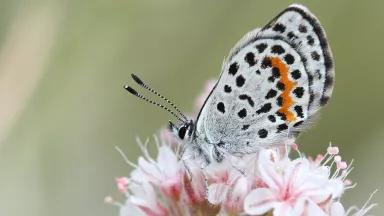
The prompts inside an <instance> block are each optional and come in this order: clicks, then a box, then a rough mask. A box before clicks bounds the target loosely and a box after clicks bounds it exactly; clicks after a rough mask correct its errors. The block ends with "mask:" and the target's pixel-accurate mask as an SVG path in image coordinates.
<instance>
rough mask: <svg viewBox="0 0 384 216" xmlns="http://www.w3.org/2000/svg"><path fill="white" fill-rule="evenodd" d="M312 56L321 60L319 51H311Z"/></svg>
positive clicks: (316, 59)
mask: <svg viewBox="0 0 384 216" xmlns="http://www.w3.org/2000/svg"><path fill="white" fill-rule="evenodd" d="M311 57H312V59H313V60H315V61H319V60H320V55H319V53H317V52H316V51H313V52H312V53H311Z"/></svg>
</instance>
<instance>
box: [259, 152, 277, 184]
mask: <svg viewBox="0 0 384 216" xmlns="http://www.w3.org/2000/svg"><path fill="white" fill-rule="evenodd" d="M273 153H274V151H272V150H262V151H261V152H260V155H259V160H258V168H259V172H260V178H261V179H262V180H263V182H265V183H266V184H267V185H268V186H269V188H271V189H274V190H278V188H279V186H281V185H282V181H283V180H282V176H281V174H279V173H277V172H276V167H275V166H276V161H272V159H273V160H277V159H278V157H277V156H276V155H275V154H273ZM271 158H272V159H271Z"/></svg>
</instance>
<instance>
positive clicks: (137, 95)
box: [124, 85, 186, 123]
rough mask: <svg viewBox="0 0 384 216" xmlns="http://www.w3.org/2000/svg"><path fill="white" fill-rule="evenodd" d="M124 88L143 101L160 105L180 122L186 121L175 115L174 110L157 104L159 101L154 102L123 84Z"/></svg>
mask: <svg viewBox="0 0 384 216" xmlns="http://www.w3.org/2000/svg"><path fill="white" fill-rule="evenodd" d="M124 89H125V90H127V91H128V92H129V93H131V94H133V95H134V96H136V97H138V98H140V99H142V100H145V101H147V102H148V103H150V104H153V105H156V106H158V107H160V108H162V109H164V110H166V111H167V112H169V113H171V114H172V115H173V116H175V117H176V118H177V119H178V120H179V121H181V122H183V123H185V122H186V121H185V120H183V119H181V118H180V117H179V116H178V115H176V113H174V112H173V111H172V110H170V109H169V108H168V107H165V106H163V105H162V104H159V103H157V102H155V101H153V100H150V99H148V98H146V97H144V96H143V95H141V94H139V93H138V92H137V91H136V90H135V89H133V88H131V87H130V86H127V85H125V86H124Z"/></svg>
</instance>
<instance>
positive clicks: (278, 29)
mask: <svg viewBox="0 0 384 216" xmlns="http://www.w3.org/2000/svg"><path fill="white" fill-rule="evenodd" d="M272 29H273V31H276V32H280V33H284V32H285V25H283V24H281V23H276V24H275V26H273V28H272Z"/></svg>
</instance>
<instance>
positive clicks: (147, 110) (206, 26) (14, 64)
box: [0, 0, 384, 216]
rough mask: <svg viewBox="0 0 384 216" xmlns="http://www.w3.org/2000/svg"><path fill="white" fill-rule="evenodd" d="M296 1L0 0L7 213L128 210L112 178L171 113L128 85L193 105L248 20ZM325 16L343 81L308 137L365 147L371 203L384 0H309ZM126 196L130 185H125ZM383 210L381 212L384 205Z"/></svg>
mask: <svg viewBox="0 0 384 216" xmlns="http://www.w3.org/2000/svg"><path fill="white" fill-rule="evenodd" d="M290 3H293V1H256V0H252V1H251V0H242V1H235V0H225V1H224V0H210V1H206V0H184V1H183V0H162V1H160V0H126V1H123V0H121V1H118V0H113V1H106V0H104V1H102V0H68V1H42V0H40V1H38V0H35V1H33V0H30V1H21V0H1V1H0V100H1V103H0V215H7V216H8V215H11V216H14V215H28V216H48V215H49V216H51V215H57V216H60V215H63V216H64V215H93V216H96V215H100V216H101V215H117V213H118V209H117V208H115V207H113V206H110V205H107V204H104V203H103V198H104V196H105V195H113V196H114V197H119V196H118V193H117V192H116V188H115V184H114V178H115V177H117V176H124V175H128V173H129V170H130V168H129V167H128V166H127V165H126V164H125V163H124V162H123V160H122V158H121V156H120V155H119V154H118V153H117V151H116V150H115V149H114V146H119V147H120V148H121V149H122V150H123V151H124V152H125V153H126V154H127V156H128V157H129V158H130V159H131V160H133V161H135V160H136V158H137V156H138V154H139V151H138V148H137V146H136V143H135V136H139V137H142V138H146V137H151V136H152V134H153V133H155V132H156V131H157V130H158V128H159V127H161V126H162V125H164V124H165V123H166V122H167V120H168V118H169V115H168V114H166V113H164V112H163V111H161V110H160V109H155V108H154V107H152V106H149V105H147V104H144V103H142V102H138V100H136V99H135V98H133V97H131V96H129V95H127V93H126V92H125V91H124V90H123V88H122V85H123V84H125V83H126V82H128V81H130V77H129V74H130V73H132V72H135V73H137V74H140V76H141V77H142V78H143V79H145V80H147V81H149V82H150V83H151V84H152V86H154V87H155V88H157V89H159V91H160V92H162V93H164V94H165V95H167V96H169V97H170V98H172V99H173V100H174V101H176V102H177V104H179V106H180V107H181V108H182V109H183V110H186V111H187V112H191V111H192V109H193V106H194V100H195V97H196V96H197V95H198V93H199V92H200V91H201V90H202V88H203V86H204V83H205V82H206V81H207V80H208V79H210V78H217V77H218V75H219V73H220V69H221V63H222V60H223V58H224V56H226V55H227V53H228V51H229V50H230V49H231V48H232V46H233V45H234V44H235V42H237V40H238V39H240V37H242V36H243V34H245V33H246V32H248V31H249V30H251V29H253V28H255V27H258V26H262V25H264V24H265V23H266V22H267V21H269V20H270V19H271V18H272V17H274V16H275V15H276V14H277V13H278V12H279V11H280V10H283V9H284V8H285V7H286V6H287V5H289V4H290ZM300 3H303V4H305V5H306V6H308V7H309V8H310V9H311V10H312V11H313V12H314V13H315V14H316V15H317V16H318V17H319V18H320V20H321V22H322V24H323V25H324V27H325V29H326V32H327V35H328V38H329V40H330V43H331V47H332V50H333V54H334V56H335V61H336V87H335V91H334V95H333V98H332V100H331V102H330V104H329V105H328V106H327V107H326V108H325V109H323V110H322V115H321V118H320V119H319V120H318V122H317V124H316V126H315V127H313V128H312V129H311V130H309V131H308V132H306V133H304V134H303V135H302V136H301V137H300V139H299V141H298V142H299V143H301V144H303V146H304V147H303V148H302V150H303V151H305V152H307V153H308V154H311V155H316V154H317V153H322V152H324V151H325V149H326V147H327V146H328V144H329V142H330V141H332V143H333V144H334V145H338V146H339V147H340V148H341V151H342V155H343V158H344V159H345V160H347V161H350V160H351V159H354V160H355V162H354V166H355V169H354V170H353V172H352V174H351V175H350V178H351V179H352V180H353V181H354V182H357V183H358V186H357V187H356V188H355V189H353V190H350V191H347V193H346V194H345V196H344V200H343V202H344V203H345V205H346V206H350V205H358V206H361V205H362V204H363V203H364V202H365V201H366V200H367V198H368V196H369V194H370V193H371V192H372V191H374V190H375V189H379V190H380V189H381V191H379V192H378V193H377V194H376V195H375V197H374V201H375V202H378V203H382V201H383V200H384V195H383V191H382V190H383V189H384V186H383V184H384V183H383V182H384V165H383V162H384V160H383V157H384V124H383V121H384V115H383V111H384V109H383V108H384V100H383V93H384V90H383V83H384V70H383V67H382V66H383V63H384V59H383V56H384V54H383V52H384V44H383V35H384V13H383V11H384V1H378V0H377V1H374V0H367V1H354V0H338V1H333V0H322V1H314V0H313V1H300ZM122 201H123V199H122ZM372 213H373V214H376V215H381V214H384V211H383V210H382V209H381V207H380V206H379V207H377V208H375V210H374V211H372Z"/></svg>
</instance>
